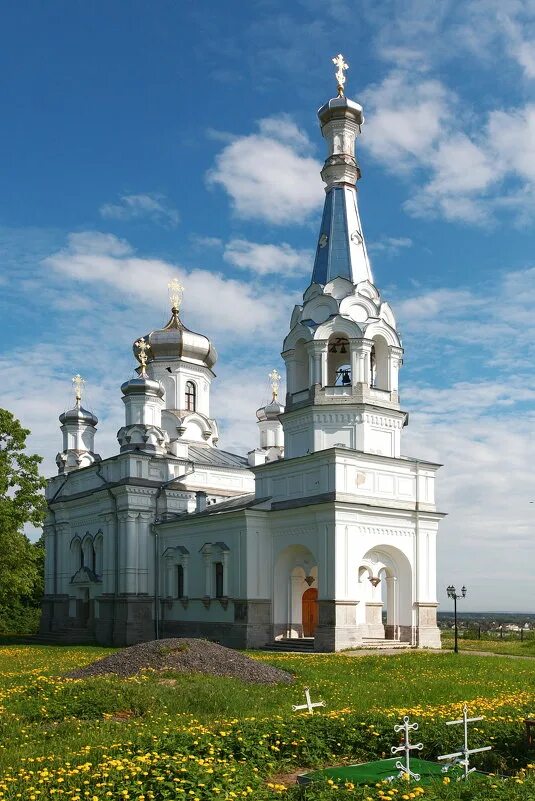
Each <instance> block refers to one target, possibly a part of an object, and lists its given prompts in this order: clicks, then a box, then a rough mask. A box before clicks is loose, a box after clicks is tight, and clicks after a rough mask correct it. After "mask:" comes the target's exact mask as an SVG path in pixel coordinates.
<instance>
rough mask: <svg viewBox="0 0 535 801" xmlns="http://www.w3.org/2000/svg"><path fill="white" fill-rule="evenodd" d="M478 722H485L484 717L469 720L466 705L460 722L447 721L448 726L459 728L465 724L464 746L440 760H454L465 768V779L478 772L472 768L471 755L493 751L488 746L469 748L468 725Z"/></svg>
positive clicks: (441, 757) (440, 757)
mask: <svg viewBox="0 0 535 801" xmlns="http://www.w3.org/2000/svg"><path fill="white" fill-rule="evenodd" d="M478 720H483V716H480V717H478V718H469V717H468V708H467V706H466V704H465V705H464V707H463V716H462V718H461V719H460V720H448V721H446V726H458V725H459V724H461V723H462V724H463V726H464V745H463V747H462V749H461V750H460V751H456V752H455V753H454V754H444V756H439V759H453V760H454V761H455V762H456V763H457V765H462V766H463V768H464V778H465V779H466V778H467V777H468V774H469V773H473V772H474V770H476V768H470V754H479V753H480V752H481V751H490V750H491V749H492V746H491V745H486V746H484V747H483V748H468V724H469V723H476V722H477V721H478Z"/></svg>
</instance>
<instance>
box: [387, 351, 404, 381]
mask: <svg viewBox="0 0 535 801" xmlns="http://www.w3.org/2000/svg"><path fill="white" fill-rule="evenodd" d="M402 357H403V350H402V348H397V347H395V346H394V345H390V346H389V348H388V389H389V390H390V392H397V391H398V375H399V368H400V367H401V365H402V364H403V358H402Z"/></svg>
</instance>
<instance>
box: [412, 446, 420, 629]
mask: <svg viewBox="0 0 535 801" xmlns="http://www.w3.org/2000/svg"><path fill="white" fill-rule="evenodd" d="M414 501H415V504H414V506H415V509H414V511H415V520H414V535H415V545H416V548H415V551H414V566H415V568H416V570H415V576H414V578H413V581H414V589H415V595H416V596H417V597H418V601H417V605H416V624H417V626H416V627H415V626H413V627H412V637H411V640H412V642H411V644H412V645H417V642H416V641H417V630H418V631H419V629H420V596H419V593H418V582H419V580H420V559H419V549H420V462H419V461H418V460H416V493H415V498H414Z"/></svg>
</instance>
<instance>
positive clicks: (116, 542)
mask: <svg viewBox="0 0 535 801" xmlns="http://www.w3.org/2000/svg"><path fill="white" fill-rule="evenodd" d="M96 473H97V476H98V477H99V478H100V480H101V481H102V482H103V483H104V488H105V489H106V491H107V493H108V495H109V497H110V498H111V500H112V503H113V510H114V511H113V554H114V556H113V598H112V631H111V636H112V641H113V629H114V627H115V612H116V609H117V595H118V594H119V537H118V532H117V528H118V519H117V496H116V495H115V494H114V493H113V492H112V491H111V489H110V487H109V481H108V480H107V479H105V478H104V476H103V475H102V468H101V465H100V463H98V464H97V469H96Z"/></svg>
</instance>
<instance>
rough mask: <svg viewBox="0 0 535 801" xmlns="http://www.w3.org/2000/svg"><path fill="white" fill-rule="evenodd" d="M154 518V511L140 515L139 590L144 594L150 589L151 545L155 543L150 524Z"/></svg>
mask: <svg viewBox="0 0 535 801" xmlns="http://www.w3.org/2000/svg"><path fill="white" fill-rule="evenodd" d="M153 520H154V515H153V514H152V512H141V513H140V514H139V517H138V541H137V591H138V593H142V594H144V595H145V594H147V593H148V591H149V565H150V546H151V544H153V543H152V537H151V536H150V525H151V523H152V521H153Z"/></svg>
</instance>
